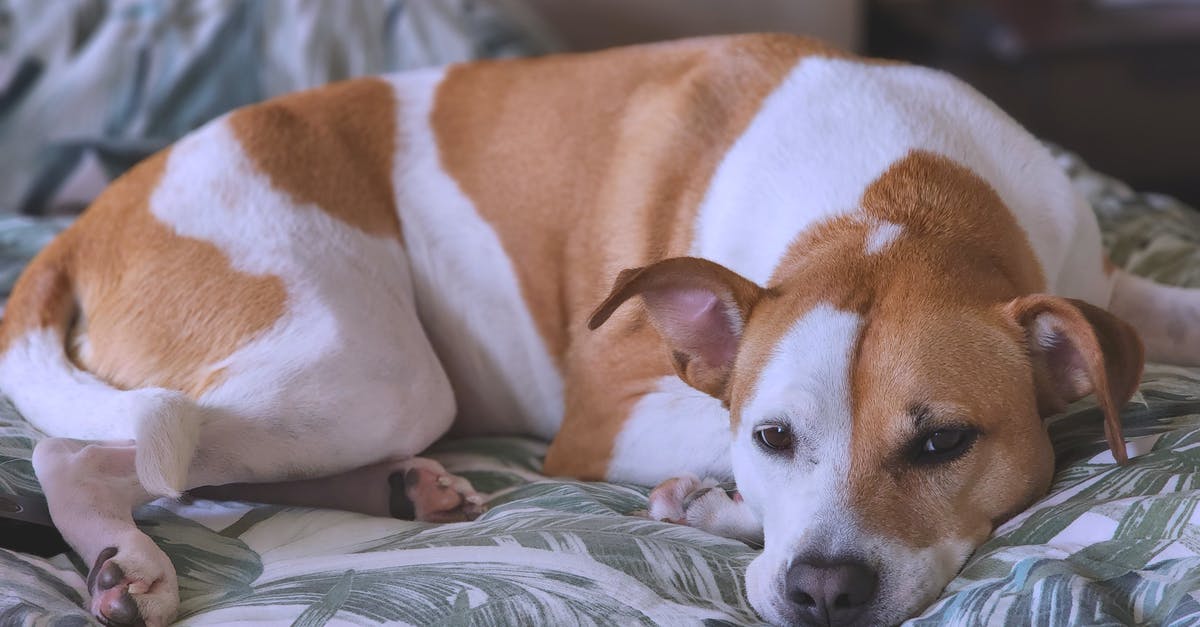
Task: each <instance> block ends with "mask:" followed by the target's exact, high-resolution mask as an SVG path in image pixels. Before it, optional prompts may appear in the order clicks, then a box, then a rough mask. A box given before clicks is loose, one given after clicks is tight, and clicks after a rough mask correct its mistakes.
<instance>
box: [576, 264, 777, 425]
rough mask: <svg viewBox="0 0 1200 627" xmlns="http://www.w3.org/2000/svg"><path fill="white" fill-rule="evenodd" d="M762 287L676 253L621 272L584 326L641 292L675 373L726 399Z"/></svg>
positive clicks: (594, 325)
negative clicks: (742, 342) (736, 360)
mask: <svg viewBox="0 0 1200 627" xmlns="http://www.w3.org/2000/svg"><path fill="white" fill-rule="evenodd" d="M763 291H764V290H763V288H761V287H759V286H758V285H756V284H755V283H754V282H753V281H750V280H749V279H746V278H744V277H742V276H741V275H739V274H737V273H736V272H734V271H732V270H730V269H728V268H726V267H724V266H722V265H720V264H717V263H713V262H711V261H708V260H707V259H698V258H695V257H675V258H672V259H666V260H663V261H660V262H658V263H655V264H651V265H649V266H645V267H642V268H634V269H632V270H625V271H623V272H621V274H620V276H618V277H617V280H616V282H615V283H614V284H613V287H612V291H611V292H610V293H609V295H608V298H606V299H604V302H602V303H600V306H599V307H597V308H596V311H595V312H593V313H592V317H591V319H590V320H589V321H588V328H589V329H593V330H594V329H596V328H599V327H600V325H602V324H604V322H605V321H606V320H608V318H609V316H611V315H612V314H613V312H614V311H616V310H617V308H618V307H620V306H621V304H622V303H624V302H625V301H627V300H629V299H630V298H633V297H634V296H641V297H642V301H643V302H644V303H645V305H646V311H647V312H648V313H649V316H650V322H651V324H653V325H654V328H655V329H657V330H658V333H659V335H661V336H662V338H663V340H664V341H665V342H666V343H667V347H668V349H669V350H670V351H671V362H672V363H673V364H674V365H675V371H676V372H677V373H679V377H680V378H681V379H683V380H684V382H686V383H687V384H688V385H690V386H692V387H694V388H696V389H697V390H700V391H702V392H705V393H707V394H709V395H711V396H715V397H716V398H719V399H721V400H725V401H728V398H727V395H728V389H727V388H728V384H729V376H730V374H731V373H732V371H733V362H734V358H735V357H736V356H737V350H738V344H739V342H740V341H741V338H742V328H743V326H744V325H745V322H746V320H747V318H749V316H750V310H751V309H752V308H753V307H754V304H755V303H756V302H758V300H759V298H761V297H762V293H763Z"/></svg>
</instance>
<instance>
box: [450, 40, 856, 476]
mask: <svg viewBox="0 0 1200 627" xmlns="http://www.w3.org/2000/svg"><path fill="white" fill-rule="evenodd" d="M834 54H840V53H837V52H835V51H833V50H832V49H830V48H828V47H825V46H824V45H822V44H818V43H816V42H812V41H809V40H804V39H798V38H794V37H788V36H746V37H732V38H721V39H710V40H690V41H683V42H672V43H666V44H657V45H652V46H641V47H635V48H624V49H616V50H611V51H606V52H602V53H597V54H588V55H562V56H555V57H549V58H543V59H526V60H515V61H503V62H490V63H478V64H470V65H463V66H458V67H455V68H453V69H451V70H450V71H449V73H448V74H447V76H446V78H445V80H444V81H443V83H442V85H441V87H440V88H439V92H438V94H437V101H436V108H435V110H434V114H433V119H432V122H433V127H434V130H435V132H436V136H437V140H438V145H439V149H440V150H441V155H442V162H443V165H444V167H445V169H446V171H447V172H449V173H450V174H451V176H453V177H454V179H455V180H456V181H457V182H458V183H459V185H460V186H461V187H462V189H463V191H464V192H465V193H466V194H467V196H468V197H470V198H471V200H472V201H473V202H474V204H475V206H476V208H477V209H478V211H479V213H480V214H481V215H482V216H483V217H484V219H486V220H487V221H488V222H489V223H490V224H491V225H492V226H493V227H494V228H495V229H496V232H497V234H498V235H499V237H500V240H501V242H502V243H503V244H504V247H505V250H506V251H508V253H509V254H510V255H511V257H512V260H513V265H514V267H515V269H516V273H517V277H518V279H519V282H520V285H521V289H522V292H523V294H524V297H525V299H526V302H527V303H529V307H530V310H531V311H532V313H533V317H534V321H535V323H536V325H537V328H538V330H539V332H540V334H541V336H542V338H543V339H544V341H545V342H546V346H547V348H548V350H549V352H550V354H551V355H552V357H553V358H554V359H555V360H556V362H557V364H558V365H559V367H560V368H561V369H563V370H565V372H564V375H565V379H566V380H567V381H568V382H569V385H568V389H567V391H566V416H565V419H564V422H563V426H562V429H561V431H560V432H559V434H558V437H557V438H556V439H555V441H554V443H553V445H552V446H551V448H550V452H549V454H548V456H547V459H546V471H547V472H548V473H551V474H565V475H572V476H576V477H582V478H589V479H600V478H603V477H604V474H605V472H606V469H607V466H608V460H609V458H610V456H611V452H612V445H613V442H614V441H615V438H616V435H617V433H618V432H619V431H620V428H621V425H622V424H623V423H624V420H625V419H626V417H627V416H628V414H629V412H630V410H631V408H632V406H633V403H634V402H636V400H637V399H638V398H639V397H640V396H642V395H643V394H645V393H646V392H648V391H650V390H651V389H652V388H653V387H654V385H655V383H656V381H657V379H658V378H660V377H662V376H667V375H670V374H671V373H672V365H671V360H670V359H669V356H668V352H667V351H666V350H665V349H663V348H660V347H661V346H662V344H661V341H660V340H659V339H658V337H657V335H656V334H655V332H654V330H653V329H652V328H651V326H650V325H649V323H648V322H647V320H646V318H645V315H644V314H643V313H640V312H633V311H630V312H625V311H622V312H618V314H617V315H616V316H614V318H613V320H612V321H611V322H609V323H608V324H606V325H605V326H604V327H603V328H602V329H600V330H599V331H597V332H594V333H592V332H589V331H588V330H587V328H586V321H587V317H588V314H589V312H590V311H591V310H592V308H593V307H594V306H595V305H596V304H597V303H599V302H600V301H601V300H603V299H604V296H605V294H606V293H607V292H608V288H609V286H611V285H612V281H613V279H614V278H616V276H617V274H618V272H620V271H621V270H624V269H626V268H633V267H639V266H644V265H647V264H649V263H653V262H655V261H658V260H661V259H664V258H667V257H671V256H680V255H685V254H686V253H687V251H688V249H689V247H690V245H691V238H692V226H691V225H692V223H693V221H694V217H695V214H696V210H697V208H698V206H699V204H700V201H701V200H702V198H703V196H704V193H705V192H706V190H707V188H708V184H709V180H710V178H711V177H712V174H713V172H714V171H715V169H716V167H717V164H718V163H719V161H720V159H721V158H722V157H723V156H724V154H725V152H726V151H727V150H728V149H729V147H730V146H731V145H732V144H733V142H734V140H736V138H737V137H738V136H739V135H740V134H741V133H742V131H743V130H744V129H745V128H746V126H747V125H748V124H749V122H750V120H751V119H752V117H753V116H754V114H755V113H756V112H757V111H758V108H759V106H760V104H761V102H762V100H763V99H764V98H765V97H766V96H767V94H769V93H770V92H771V91H772V90H773V89H774V88H775V86H776V85H778V83H779V82H780V81H781V80H782V78H783V77H784V76H785V75H786V74H787V72H788V71H789V70H790V69H791V68H792V67H793V66H794V65H795V63H796V62H797V61H798V60H799V58H800V57H802V56H804V55H834ZM533 225H536V226H533ZM630 309H634V308H630ZM648 347H653V348H648Z"/></svg>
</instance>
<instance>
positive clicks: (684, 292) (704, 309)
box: [643, 289, 739, 366]
mask: <svg viewBox="0 0 1200 627" xmlns="http://www.w3.org/2000/svg"><path fill="white" fill-rule="evenodd" d="M643 297H644V298H645V299H646V305H647V307H648V309H649V310H650V313H651V315H653V316H654V320H655V322H656V323H657V325H658V327H659V329H660V331H661V332H662V333H663V335H665V336H666V338H667V340H668V342H669V343H670V344H671V345H672V346H673V347H674V348H675V350H678V351H683V352H684V353H687V354H688V356H689V357H691V358H699V359H702V360H703V361H704V362H705V363H707V364H708V365H710V366H725V365H729V364H731V363H732V362H733V358H734V356H735V355H736V354H737V344H738V335H739V333H737V332H736V331H735V329H734V324H733V321H732V320H731V317H730V316H731V314H732V313H733V312H731V311H730V309H729V307H730V305H728V304H727V303H725V302H724V301H722V300H721V298H720V297H719V296H717V295H716V294H714V293H712V292H710V291H708V290H703V289H664V290H653V291H650V292H646V293H645V294H643Z"/></svg>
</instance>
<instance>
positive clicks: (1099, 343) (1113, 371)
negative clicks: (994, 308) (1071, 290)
mask: <svg viewBox="0 0 1200 627" xmlns="http://www.w3.org/2000/svg"><path fill="white" fill-rule="evenodd" d="M1004 312H1005V314H1006V315H1008V316H1009V317H1011V318H1012V319H1013V320H1014V321H1015V322H1016V323H1017V324H1019V325H1020V326H1021V327H1023V328H1024V329H1025V337H1026V341H1027V342H1028V345H1029V352H1030V356H1031V357H1032V359H1033V369H1034V377H1035V383H1036V384H1037V387H1038V390H1037V392H1038V405H1039V409H1040V410H1041V413H1042V415H1043V416H1047V415H1050V414H1054V413H1058V412H1060V411H1062V410H1063V409H1064V408H1065V407H1066V405H1067V403H1070V402H1071V401H1074V400H1077V399H1079V398H1082V397H1084V396H1087V395H1088V394H1093V393H1094V394H1095V395H1096V400H1097V401H1098V403H1099V405H1100V409H1101V411H1102V412H1103V413H1104V434H1105V436H1106V437H1107V439H1108V447H1109V448H1110V449H1111V450H1112V454H1113V458H1115V459H1116V460H1117V461H1118V462H1119V463H1122V464H1124V463H1126V462H1127V461H1128V459H1127V457H1126V455H1125V441H1124V439H1123V438H1122V437H1121V418H1120V410H1121V407H1122V406H1124V405H1125V403H1127V402H1128V401H1129V399H1130V397H1132V396H1133V393H1134V392H1136V391H1137V387H1138V383H1139V382H1140V381H1141V378H1142V367H1143V365H1144V364H1145V356H1144V352H1143V349H1142V341H1141V339H1140V338H1139V337H1138V334H1137V332H1136V331H1134V329H1133V327H1131V326H1130V325H1129V324H1127V323H1126V322H1124V321H1123V320H1121V319H1120V318H1117V317H1116V316H1114V315H1112V314H1110V313H1108V312H1107V311H1105V310H1103V309H1100V308H1099V307H1094V306H1092V305H1089V304H1087V303H1085V302H1083V301H1079V300H1073V299H1066V298H1058V297H1055V296H1047V295H1044V294H1033V295H1029V296H1021V297H1019V298H1016V299H1014V300H1013V301H1011V302H1009V303H1008V304H1007V305H1005V307H1004Z"/></svg>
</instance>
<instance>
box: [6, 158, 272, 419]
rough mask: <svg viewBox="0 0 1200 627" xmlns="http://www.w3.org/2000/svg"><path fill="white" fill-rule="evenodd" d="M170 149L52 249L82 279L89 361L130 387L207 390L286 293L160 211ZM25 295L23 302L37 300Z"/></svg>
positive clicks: (134, 173) (117, 186) (83, 361)
mask: <svg viewBox="0 0 1200 627" xmlns="http://www.w3.org/2000/svg"><path fill="white" fill-rule="evenodd" d="M167 154H168V153H166V152H162V153H159V154H157V155H155V156H153V157H151V158H149V159H147V160H146V161H144V162H142V163H141V164H139V165H138V166H137V167H136V168H134V169H133V170H131V171H130V172H129V173H127V174H126V175H124V176H122V177H121V178H119V179H117V181H116V182H114V183H113V184H112V185H111V186H110V187H109V188H108V189H107V190H106V191H105V192H104V193H103V194H101V196H100V197H99V198H98V199H97V200H96V202H95V203H93V204H92V206H91V207H89V208H88V210H87V211H86V212H85V213H84V214H83V216H81V217H80V219H79V220H78V221H77V222H76V223H75V224H74V225H72V226H71V228H70V229H68V230H67V231H66V232H65V233H64V234H63V235H61V236H60V238H59V240H56V242H55V243H54V244H52V245H51V248H50V249H48V251H49V252H50V253H51V254H52V255H53V256H54V257H56V258H57V260H58V261H59V262H60V263H65V264H66V266H67V267H68V269H69V272H70V274H71V275H72V277H73V278H74V283H75V285H76V286H77V287H76V290H77V294H76V298H77V299H78V302H79V316H80V319H81V322H80V324H79V326H78V329H79V330H80V331H86V334H87V345H88V350H86V351H84V352H83V354H80V355H76V358H77V359H78V361H79V363H80V365H81V366H82V367H83V368H85V369H87V370H89V371H91V372H92V373H94V374H95V375H96V376H98V377H100V378H101V379H103V380H105V381H107V382H109V383H110V384H112V385H114V386H115V387H118V388H122V389H133V388H141V387H149V386H156V387H165V388H170V389H175V390H180V391H182V392H185V393H187V394H190V395H192V396H198V395H200V394H202V393H204V392H205V391H206V390H208V389H210V388H211V387H213V386H214V385H216V384H218V383H219V382H220V381H221V379H222V374H223V372H222V370H220V369H214V368H213V365H214V364H216V363H218V362H220V361H221V360H222V359H224V358H226V357H228V356H229V355H230V354H232V353H233V351H235V350H237V349H238V348H240V347H241V346H243V345H244V344H245V343H246V342H247V341H249V340H250V339H252V338H253V337H255V336H256V335H258V334H259V333H261V332H263V331H265V330H267V329H269V328H270V327H271V326H272V325H273V324H274V323H275V321H276V320H278V319H279V317H280V316H282V315H283V313H284V308H285V302H286V296H287V295H286V292H285V291H284V287H283V283H282V281H280V280H279V278H278V277H274V276H250V275H247V274H243V273H241V272H238V271H237V270H234V269H233V268H232V267H231V266H230V263H229V260H228V259H227V258H226V257H225V255H224V254H223V253H222V252H221V251H220V250H219V249H218V248H217V247H215V246H214V245H212V244H210V243H208V242H204V241H200V240H196V239H191V238H186V237H181V236H179V235H176V234H175V233H174V231H173V230H172V229H171V228H170V227H168V226H166V225H165V224H163V223H161V222H159V221H158V220H157V219H156V218H155V217H154V215H153V214H152V213H151V212H150V208H149V206H148V202H149V197H150V194H151V193H153V191H154V189H155V187H156V186H157V184H158V181H159V179H160V178H161V177H162V174H163V171H164V169H165V166H166V161H167ZM36 272H37V271H36V269H31V272H30V274H31V275H34V276H36ZM21 298H22V300H21V301H20V302H18V301H16V300H14V306H15V307H16V309H17V310H20V309H21V308H22V307H23V306H24V305H23V304H22V303H26V302H32V301H31V300H30V297H29V296H22V297H21ZM7 327H8V325H7V323H6V330H7Z"/></svg>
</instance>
